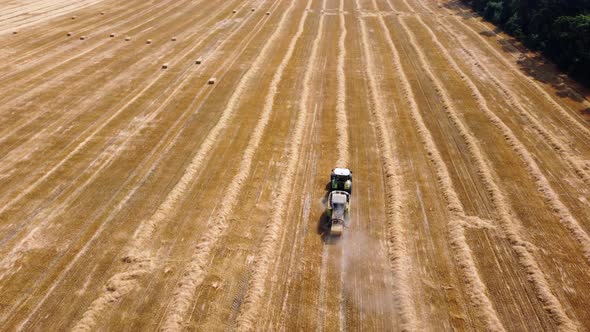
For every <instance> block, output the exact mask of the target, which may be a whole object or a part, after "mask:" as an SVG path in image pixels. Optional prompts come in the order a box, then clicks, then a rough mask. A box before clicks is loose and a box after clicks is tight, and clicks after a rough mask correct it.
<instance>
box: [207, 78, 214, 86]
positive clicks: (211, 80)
mask: <svg viewBox="0 0 590 332" xmlns="http://www.w3.org/2000/svg"><path fill="white" fill-rule="evenodd" d="M207 84H215V77H212V78H210V79H209V80H208V81H207Z"/></svg>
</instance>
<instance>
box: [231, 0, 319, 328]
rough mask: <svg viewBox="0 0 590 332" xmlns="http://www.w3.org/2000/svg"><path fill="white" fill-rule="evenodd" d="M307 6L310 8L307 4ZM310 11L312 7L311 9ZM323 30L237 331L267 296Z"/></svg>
mask: <svg viewBox="0 0 590 332" xmlns="http://www.w3.org/2000/svg"><path fill="white" fill-rule="evenodd" d="M325 4H326V0H322V7H323V8H325ZM308 5H310V4H309V3H308ZM308 9H309V7H308ZM323 27H324V15H321V16H320V22H319V27H318V33H317V35H316V37H315V39H314V41H313V46H312V49H311V56H310V60H309V64H308V65H307V66H306V69H305V76H304V79H303V91H302V94H301V99H300V100H299V114H298V115H297V121H296V123H295V127H294V133H293V140H292V144H291V145H290V148H289V150H288V151H287V153H286V157H287V158H286V159H287V170H286V171H285V173H284V176H283V177H282V186H281V188H280V192H279V196H278V199H277V202H276V204H275V206H276V208H275V209H274V210H273V213H272V215H271V217H270V220H271V222H270V223H269V224H268V225H267V226H266V229H265V235H264V238H263V240H262V242H261V244H260V252H259V253H258V255H257V257H256V258H255V262H254V263H253V265H254V266H253V268H252V278H251V279H250V281H249V283H248V289H247V291H246V298H245V301H244V303H243V305H242V307H241V308H240V309H241V310H240V312H239V314H238V318H237V329H238V330H242V331H243V330H252V329H253V327H254V326H255V325H254V320H255V319H256V316H257V314H258V311H259V310H260V308H259V303H260V300H261V297H262V295H263V293H264V282H265V280H266V277H267V274H268V273H267V272H268V269H269V267H270V264H271V262H272V261H273V257H274V252H275V248H276V246H277V241H278V238H279V236H280V234H279V233H280V229H281V225H282V223H283V219H284V210H285V207H286V206H287V203H288V202H287V199H288V198H289V196H290V195H291V192H290V188H291V187H292V183H293V174H294V173H295V171H296V167H297V165H298V162H299V152H300V148H301V145H302V143H303V142H302V139H303V134H304V130H305V128H306V126H307V117H308V113H309V110H308V107H307V106H308V105H307V104H308V103H309V100H310V89H309V86H310V85H311V79H312V74H313V68H314V67H315V65H316V64H317V60H318V59H317V58H318V49H319V45H320V40H321V39H322V36H323V33H322V31H323Z"/></svg>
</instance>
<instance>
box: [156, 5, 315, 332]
mask: <svg viewBox="0 0 590 332" xmlns="http://www.w3.org/2000/svg"><path fill="white" fill-rule="evenodd" d="M310 4H311V0H308V6H307V8H309V6H310ZM294 5H295V3H294V2H291V5H290V7H289V8H288V9H287V10H286V11H285V13H284V14H283V17H282V18H281V21H280V22H279V24H278V27H277V30H276V31H275V33H274V34H273V35H272V36H271V37H270V38H269V41H270V43H269V44H266V46H265V48H263V49H262V51H261V54H262V57H260V58H258V59H257V60H259V61H256V62H255V63H254V64H253V65H252V67H251V70H252V73H256V72H258V71H260V69H261V68H262V67H263V65H264V62H263V61H264V60H265V58H267V57H268V53H270V50H271V48H272V46H273V45H272V44H273V43H275V42H276V41H277V40H278V37H280V35H281V33H283V31H284V30H285V29H286V27H285V22H286V20H287V18H288V17H289V16H288V14H289V15H290V13H291V11H292V10H293V8H294ZM307 16H308V11H307V10H306V11H304V13H303V16H302V17H301V19H300V22H299V26H298V29H297V32H296V34H295V36H294V37H293V38H292V39H291V41H290V43H289V46H288V48H287V51H286V52H285V55H284V57H283V60H282V61H281V63H280V65H279V66H278V68H277V70H276V72H275V75H274V76H273V78H272V81H271V83H270V89H269V92H268V94H267V95H266V99H265V103H264V106H263V111H262V113H261V115H260V117H259V119H258V123H257V125H256V127H255V129H254V131H253V132H252V136H251V137H250V140H249V141H248V146H247V147H246V149H245V151H244V155H243V156H242V160H241V162H240V166H239V167H238V170H239V171H238V173H237V174H236V175H235V176H234V178H233V180H232V181H231V182H230V183H232V184H233V185H232V186H231V187H229V188H228V190H226V191H225V194H224V204H223V205H222V207H221V208H220V210H219V212H217V214H216V215H215V216H214V217H213V220H212V221H211V222H207V224H208V225H209V229H208V231H207V233H206V234H205V235H204V236H203V237H202V238H201V240H200V241H199V243H198V244H197V245H196V246H195V248H196V250H197V252H196V253H195V254H194V255H193V257H192V258H191V261H190V263H189V264H188V266H187V267H186V268H185V273H184V274H183V278H182V280H181V281H180V282H179V285H180V287H179V288H178V289H177V291H176V292H175V295H174V299H173V300H172V304H171V308H170V310H171V312H170V313H166V318H165V320H164V324H163V330H165V331H175V330H179V329H181V327H182V322H183V320H184V317H185V316H186V314H187V311H188V309H189V307H190V305H191V304H192V298H193V297H194V294H195V291H196V289H197V288H198V287H199V286H200V285H201V283H202V281H203V278H204V274H205V273H206V271H207V264H208V262H209V257H210V254H211V250H212V249H213V247H214V246H215V245H217V242H218V240H219V238H220V237H222V236H223V235H224V234H225V230H226V229H227V228H228V227H229V226H230V225H229V217H230V216H231V214H232V213H233V212H234V209H235V206H236V204H237V202H238V198H239V194H240V193H241V191H242V188H243V186H244V185H245V184H246V183H247V181H246V180H247V179H248V177H249V176H250V170H251V168H252V162H253V159H254V156H255V154H256V151H257V150H258V146H259V144H260V141H261V140H262V137H263V135H264V134H265V130H266V126H267V124H268V122H269V121H270V118H271V116H272V113H273V105H274V101H275V97H276V95H277V92H278V85H279V83H280V82H281V81H282V79H283V73H284V71H285V68H286V67H287V65H288V63H289V61H290V60H291V58H292V56H293V53H294V51H295V46H296V43H297V42H298V41H299V38H300V37H301V35H302V34H303V28H304V26H305V22H306V20H307ZM249 73H250V72H249ZM246 75H248V74H246ZM244 78H246V80H245V81H243V82H244V89H245V87H246V86H247V85H248V84H250V83H249V82H248V80H250V79H252V78H254V75H252V76H248V77H246V76H244ZM244 89H237V90H239V92H240V93H241V92H242V91H244ZM240 98H241V95H239V94H238V95H236V94H234V95H232V99H230V102H229V103H228V108H230V107H236V108H237V107H238V106H239V100H240Z"/></svg>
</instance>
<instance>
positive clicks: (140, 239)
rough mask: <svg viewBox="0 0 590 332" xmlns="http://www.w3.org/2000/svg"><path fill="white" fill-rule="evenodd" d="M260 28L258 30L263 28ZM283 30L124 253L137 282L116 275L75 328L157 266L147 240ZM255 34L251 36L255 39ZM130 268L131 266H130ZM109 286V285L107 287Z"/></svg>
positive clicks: (267, 44) (268, 44)
mask: <svg viewBox="0 0 590 332" xmlns="http://www.w3.org/2000/svg"><path fill="white" fill-rule="evenodd" d="M278 3H279V2H278V1H277V2H275V4H274V5H273V6H276V5H277V4H278ZM293 6H294V3H291V5H290V7H289V8H290V9H289V11H291V10H292V8H293ZM286 17H287V16H286V13H284V15H283V17H282V19H281V24H280V25H282V24H284V23H283V22H284V20H286ZM260 29H261V27H260V28H259V29H258V31H260ZM279 32H280V30H279V29H277V30H275V32H274V33H273V36H272V37H271V38H270V39H269V40H267V41H266V42H265V44H264V45H265V46H264V47H263V49H262V51H261V53H259V54H258V56H257V57H256V60H255V62H254V65H253V66H252V67H250V68H249V70H248V72H247V73H246V74H245V75H244V76H243V77H242V78H241V80H240V82H239V84H238V86H237V87H236V89H235V91H234V94H233V95H232V98H231V99H230V101H228V105H227V107H226V109H225V110H224V112H223V113H222V115H221V118H220V119H219V121H218V122H217V124H216V125H215V127H214V128H213V129H212V130H211V131H210V132H209V134H208V135H207V138H206V139H205V141H204V142H203V143H202V144H201V147H200V148H199V151H198V152H197V154H196V155H195V157H194V158H193V159H192V161H191V163H190V165H189V166H188V167H187V168H186V169H185V172H184V174H183V176H182V177H181V179H180V180H179V181H178V182H177V184H176V185H175V187H174V188H173V189H172V190H171V191H170V192H169V193H168V195H167V196H166V198H165V200H164V202H162V204H161V205H160V206H159V207H158V209H157V210H156V212H155V213H154V214H153V215H152V217H150V218H149V219H148V220H146V221H145V222H142V223H141V224H140V226H139V227H138V229H137V231H136V232H135V234H134V236H133V240H132V243H131V245H130V246H129V248H128V254H127V255H125V257H124V261H125V262H127V263H129V264H131V265H133V266H137V268H138V269H137V270H135V272H130V273H132V275H133V276H134V281H133V282H130V283H127V282H126V279H125V278H126V277H127V275H128V274H127V273H128V272H123V273H118V274H117V275H115V276H114V277H113V278H111V279H110V280H109V283H108V285H113V286H115V287H114V289H116V290H115V291H108V289H107V291H108V292H106V293H105V294H103V295H101V296H100V297H99V298H98V299H97V300H95V301H94V302H93V304H92V305H91V307H90V308H89V309H88V310H87V311H86V313H85V314H84V315H83V318H82V319H81V320H80V321H79V322H78V324H77V327H76V329H78V328H81V329H83V328H84V327H85V326H93V325H94V324H95V319H96V316H97V315H98V313H100V312H102V311H104V310H105V309H106V306H108V305H110V304H109V302H108V300H109V299H110V298H111V296H112V295H113V294H115V295H116V297H117V298H120V297H122V296H124V295H125V294H127V293H129V292H130V291H131V290H132V289H134V288H135V287H137V280H135V279H138V278H139V277H140V276H141V275H144V274H147V273H150V272H151V271H152V270H153V269H154V268H156V266H155V264H154V262H153V261H152V257H151V255H150V253H147V254H146V253H145V251H144V250H143V249H144V248H143V247H144V245H145V243H147V241H148V240H149V239H150V237H151V234H152V233H153V232H154V231H155V229H156V228H157V226H158V224H160V223H162V222H164V221H165V220H166V219H167V218H168V217H169V215H171V214H173V213H174V209H175V208H176V205H177V204H178V202H179V201H180V197H181V196H182V195H183V194H184V193H185V192H186V191H187V190H188V188H189V186H190V185H191V184H192V183H193V182H194V181H195V180H196V178H197V177H198V176H199V175H200V173H199V172H198V170H199V169H200V167H201V165H202V163H203V162H204V161H205V158H206V157H207V155H208V154H209V152H210V151H211V150H212V149H213V147H214V145H215V143H216V142H217V140H218V138H219V135H220V134H221V133H222V132H223V131H224V130H225V128H226V127H227V125H228V124H229V122H230V121H231V120H232V118H233V115H234V113H235V110H236V109H237V107H236V106H237V104H238V102H239V99H240V97H241V95H242V94H243V92H244V91H246V90H247V88H248V86H249V84H251V81H252V79H253V78H254V77H255V75H256V71H257V70H259V69H260V68H262V66H263V64H264V63H263V61H264V60H265V57H267V56H268V53H269V51H270V48H271V47H272V45H271V44H272V43H271V40H273V39H276V38H277V36H278V35H279ZM253 37H254V35H253V36H252V37H251V38H250V40H252V39H253ZM130 268H131V267H130ZM119 282H120V283H121V287H116V285H117V284H118V283H119ZM107 287H109V286H107Z"/></svg>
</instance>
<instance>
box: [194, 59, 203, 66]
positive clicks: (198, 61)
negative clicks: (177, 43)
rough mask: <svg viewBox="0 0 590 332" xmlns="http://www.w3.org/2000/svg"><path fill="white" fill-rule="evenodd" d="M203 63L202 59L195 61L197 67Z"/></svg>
mask: <svg viewBox="0 0 590 332" xmlns="http://www.w3.org/2000/svg"><path fill="white" fill-rule="evenodd" d="M202 62H203V59H201V58H199V59H197V60H195V63H196V64H197V65H200V64H201V63H202Z"/></svg>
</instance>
